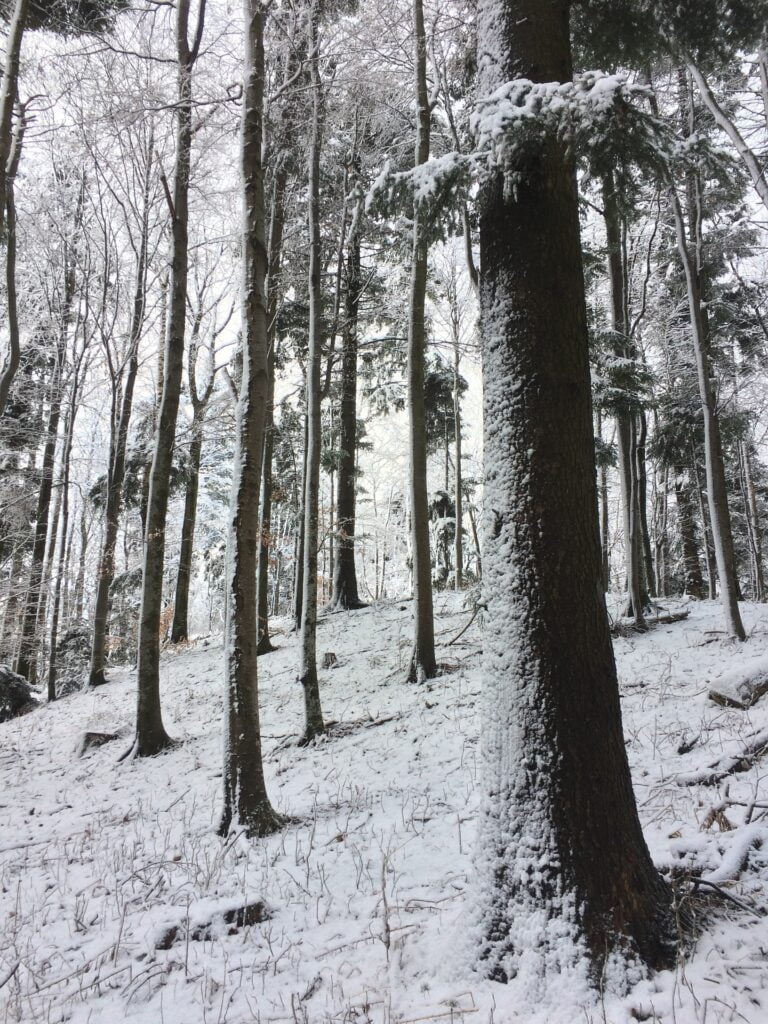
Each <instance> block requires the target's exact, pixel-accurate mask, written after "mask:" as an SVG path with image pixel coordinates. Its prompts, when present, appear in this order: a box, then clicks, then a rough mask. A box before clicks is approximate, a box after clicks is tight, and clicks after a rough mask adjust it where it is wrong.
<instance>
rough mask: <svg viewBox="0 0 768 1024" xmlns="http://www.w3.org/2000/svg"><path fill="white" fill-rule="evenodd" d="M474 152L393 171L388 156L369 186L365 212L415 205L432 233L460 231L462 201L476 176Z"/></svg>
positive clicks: (384, 213) (384, 212) (384, 214)
mask: <svg viewBox="0 0 768 1024" xmlns="http://www.w3.org/2000/svg"><path fill="white" fill-rule="evenodd" d="M477 161H478V155H477V154H475V153H471V154H466V155H465V154H464V153H456V152H451V153H445V154H444V155H443V156H439V157H434V158H433V159H432V160H427V161H426V163H423V164H419V165H418V166H416V167H413V168H411V170H409V171H394V170H393V169H392V165H391V163H390V161H389V160H387V162H386V163H385V164H384V167H383V168H382V170H381V173H380V174H379V176H378V177H377V178H376V180H375V181H374V183H373V185H371V187H370V189H369V190H368V194H367V196H366V200H365V209H366V212H367V213H370V214H373V215H375V216H379V217H387V216H390V215H391V214H392V212H393V211H395V210H409V209H413V208H417V209H418V210H419V211H420V212H421V213H422V214H423V215H424V218H425V221H426V226H427V228H428V229H429V230H430V231H431V232H432V233H434V235H435V236H437V237H440V238H443V237H444V236H445V235H447V234H453V233H455V232H460V231H461V203H460V202H459V201H457V200H460V199H461V198H462V197H464V196H466V194H467V192H468V191H469V189H470V187H471V184H472V181H473V179H474V178H475V176H476V172H475V165H476V164H477Z"/></svg>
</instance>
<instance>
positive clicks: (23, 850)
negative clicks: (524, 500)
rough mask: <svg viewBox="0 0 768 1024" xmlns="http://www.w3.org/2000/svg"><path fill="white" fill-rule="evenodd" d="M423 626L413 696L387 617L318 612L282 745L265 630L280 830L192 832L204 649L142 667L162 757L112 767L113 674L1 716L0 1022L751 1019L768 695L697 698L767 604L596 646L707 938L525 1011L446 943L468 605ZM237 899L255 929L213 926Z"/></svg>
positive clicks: (751, 660)
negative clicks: (309, 737)
mask: <svg viewBox="0 0 768 1024" xmlns="http://www.w3.org/2000/svg"><path fill="white" fill-rule="evenodd" d="M676 607H679V606H676ZM436 611H437V615H438V617H437V620H436V626H437V632H438V641H439V652H438V657H439V659H440V661H441V663H442V664H443V666H444V674H443V675H442V676H441V677H440V678H438V679H435V680H433V681H432V682H431V683H430V684H429V685H425V686H410V685H407V684H405V683H404V682H403V677H404V673H405V668H406V663H407V658H408V654H409V642H410V632H411V625H410V603H408V602H405V603H388V604H381V605H377V606H375V607H371V608H367V609H363V610H360V611H357V612H353V613H348V614H340V615H333V616H326V617H325V618H324V619H323V620H322V621H321V623H320V626H319V633H318V650H319V652H320V654H321V656H322V654H323V653H325V652H326V651H327V652H333V653H335V654H336V656H337V658H338V666H337V667H336V668H333V669H330V670H327V671H323V672H322V674H321V686H322V695H323V701H324V710H325V714H326V717H327V718H328V719H329V720H330V719H333V720H335V721H336V722H337V723H338V724H337V725H335V726H334V727H333V729H332V730H331V732H330V734H329V735H328V737H327V738H326V739H325V740H324V741H323V742H320V743H318V744H316V745H313V746H310V747H308V748H300V747H298V746H297V744H296V740H297V738H298V735H299V732H300V729H301V725H302V722H301V715H302V698H301V692H300V688H299V686H298V683H297V682H296V675H297V673H296V663H297V650H296V640H295V638H294V637H292V636H289V635H284V634H278V635H277V636H276V637H275V642H276V644H277V645H278V647H279V649H278V650H277V651H276V652H275V653H273V654H270V655H269V656H267V657H265V658H262V659H261V660H260V687H261V705H262V708H263V716H262V731H263V736H264V745H265V756H266V774H267V782H268V787H269V790H270V793H271V795H272V799H273V802H274V803H275V805H276V807H277V808H278V809H279V810H280V811H281V812H283V813H284V814H286V815H289V816H291V818H292V819H293V820H292V822H291V823H290V824H288V825H287V827H286V828H285V830H284V831H283V832H281V833H280V834H279V835H275V836H272V837H270V838H268V839H266V840H261V841H257V842H247V841H246V840H245V839H244V838H243V837H237V836H235V837H234V838H232V839H230V840H229V841H227V842H224V841H222V840H221V839H219V838H217V836H216V835H215V825H216V821H217V816H218V813H219V809H220V802H221V787H222V782H221V737H220V727H219V722H220V719H221V713H222V690H223V687H222V650H221V640H220V638H217V637H212V638H209V639H207V640H200V641H198V642H197V643H195V644H193V645H192V646H190V647H188V648H185V649H184V650H181V651H177V652H173V653H169V654H167V655H166V656H165V657H164V659H163V663H162V693H163V701H164V708H165V711H166V725H167V727H168V729H169V732H171V733H172V735H174V736H175V737H177V738H179V739H181V740H183V743H182V744H181V745H180V746H179V747H178V748H176V749H174V750H173V751H171V752H169V753H166V754H164V755H162V756H160V757H157V758H154V759H152V760H148V761H141V760H136V761H128V762H123V763H118V757H119V755H120V754H121V753H122V752H123V751H124V750H125V749H126V748H127V746H128V733H129V731H130V725H131V721H132V716H133V712H134V701H135V696H134V688H133V687H134V683H133V677H132V673H131V672H130V671H129V670H121V671H118V670H115V671H114V672H112V674H111V682H110V684H109V685H108V686H106V687H104V688H103V689H101V690H99V691H96V692H94V693H82V694H77V695H74V696H71V697H67V698H65V699H63V700H61V701H59V702H58V703H56V704H54V705H45V706H43V707H41V708H40V709H39V710H37V711H34V712H32V713H31V714H29V715H27V716H26V717H24V718H21V719H18V720H16V721H14V722H11V723H7V724H5V725H0V1022H2V1024H7V1022H12V1021H13V1022H18V1021H24V1022H30V1024H32V1022H40V1024H42V1022H46V1024H57V1022H59V1021H64V1020H67V1021H72V1022H74V1024H112V1022H117V1021H122V1020H123V1019H124V1020H125V1021H127V1022H135V1024H198V1022H201V1024H225V1022H229V1024H240V1022H245V1021H260V1022H262V1024H267V1022H275V1024H277V1022H286V1024H307V1022H312V1024H314V1022H339V1024H341V1022H349V1024H352V1022H355V1024H365V1022H372V1024H395V1022H398V1024H406V1022H417V1021H418V1022H422V1021H430V1022H431V1021H437V1022H446V1021H454V1022H469V1024H472V1022H473V1021H477V1022H478V1024H508V1022H520V1024H572V1022H573V1024H575V1022H577V1021H583V1022H585V1024H589V1022H595V1024H597V1022H600V1021H604V1022H610V1024H629V1022H630V1021H636V1020H651V1021H659V1022H664V1024H692V1022H697V1024H716V1022H725V1021H747V1022H750V1024H764V1022H765V1021H766V1020H768V955H767V954H768V918H766V917H765V914H766V889H765V882H766V878H768V817H767V814H768V810H767V809H768V783H767V781H766V780H767V779H768V756H767V757H765V758H763V760H762V761H761V760H760V757H759V756H757V753H759V751H760V750H761V749H762V747H761V742H762V745H763V746H765V744H766V741H768V733H766V730H768V695H766V696H764V697H763V698H762V699H761V700H759V701H758V702H757V703H756V704H755V705H754V706H753V707H752V708H751V709H749V710H743V709H738V708H732V709H731V708H727V707H721V706H719V705H717V704H715V703H713V702H712V701H711V700H709V699H708V695H707V694H708V689H709V687H710V686H711V685H712V684H714V683H715V682H716V681H717V680H718V678H719V677H721V676H723V675H724V674H725V675H726V676H729V677H730V676H732V675H733V673H734V671H735V670H738V671H742V670H744V671H745V672H746V673H747V674H749V671H750V670H751V669H754V668H755V667H757V668H760V666H761V664H762V666H763V667H764V668H766V667H768V662H766V653H765V652H766V651H767V650H768V606H757V605H745V606H744V616H745V621H746V626H747V629H748V631H749V639H748V642H747V643H746V644H744V645H734V644H733V643H731V642H729V641H728V640H726V639H725V637H724V635H723V633H722V632H720V630H721V628H722V627H721V617H720V611H719V608H718V606H717V605H714V604H711V603H706V602H705V603H702V604H697V605H692V606H691V614H690V617H689V618H688V619H687V620H685V621H681V622H675V623H672V624H669V625H659V626H657V627H656V628H655V629H653V630H652V631H651V632H650V633H648V634H645V635H635V636H626V637H621V638H619V639H617V640H616V641H615V644H616V652H617V658H618V664H619V672H620V680H621V691H622V707H623V712H624V724H625V732H626V737H627V749H628V752H629V757H630V761H631V763H632V770H633V776H634V781H635V789H636V793H637V800H638V804H639V808H640V814H641V818H642V821H643V824H644V827H645V831H646V835H647V838H648V842H649V845H650V847H651V851H652V853H653V856H654V858H655V860H656V861H657V863H658V864H659V865H660V867H662V868H663V869H664V870H669V871H673V872H674V873H675V874H676V875H683V876H685V875H686V874H694V875H699V876H701V879H702V882H701V883H700V885H699V886H698V892H699V895H698V896H697V897H695V898H694V899H692V900H691V901H689V906H690V907H691V908H692V909H693V911H694V913H696V914H697V915H698V916H699V917H700V918H701V919H702V927H703V930H702V931H701V934H700V937H699V939H698V942H697V943H696V945H695V947H694V948H687V949H681V952H680V961H679V965H678V967H677V969H676V970H675V971H669V972H666V973H663V974H659V975H657V976H656V977H654V978H653V979H650V980H641V981H639V982H638V983H637V984H636V985H635V986H634V987H633V989H632V990H631V991H630V992H629V993H628V994H624V995H616V994H611V993H609V992H607V993H605V994H604V998H603V1000H602V1001H601V1002H598V1003H597V1004H595V1003H594V1002H590V1001H589V999H588V997H587V996H586V994H585V993H583V992H582V993H579V992H574V993H573V994H572V1000H571V1002H570V1005H565V1004H563V1003H561V1004H560V1005H558V1006H556V1007H553V1006H549V1007H548V1006H546V1005H545V1004H543V1005H542V1006H540V1007H539V1008H538V1009H535V1010H530V1009H529V1010H525V1011H523V1010H522V1009H521V1006H522V1004H521V1003H520V1000H519V995H520V994H519V993H517V992H516V990H515V985H514V983H513V984H511V985H509V986H503V985H499V984H495V983H490V982H485V981H483V980H482V979H481V978H480V977H478V976H477V975H474V974H472V973H471V971H469V970H468V969H463V968H462V966H461V963H462V961H461V956H460V955H459V953H458V952H457V951H458V950H459V949H460V948H461V945H462V938H463V936H464V933H465V930H466V929H465V927H464V924H465V920H466V912H465V911H466V906H467V900H468V898H469V896H468V892H467V890H468V883H469V882H470V881H471V872H472V866H471V865H472V850H473V842H474V820H475V814H476V807H477V803H478V799H479V789H480V779H479V775H478V764H479V755H478V721H477V712H478V706H479V701H478V695H479V690H480V681H481V668H480V648H481V640H482V627H481V625H480V623H479V622H477V621H476V622H474V623H473V624H472V626H471V627H470V629H468V630H467V631H466V632H465V633H464V635H463V636H462V637H461V638H460V640H458V641H457V642H456V643H454V644H449V641H450V640H451V639H452V638H454V637H455V636H456V634H457V633H458V632H459V630H460V629H461V628H462V626H463V625H465V624H466V622H467V621H468V619H469V612H468V611H467V609H466V608H463V607H462V605H461V602H460V600H459V599H457V598H456V597H454V596H447V597H440V596H437V600H436ZM759 659H762V660H759ZM726 682H728V683H729V685H731V686H732V685H733V682H734V679H733V678H728V679H726ZM117 728H121V729H123V730H125V735H124V737H122V738H119V739H117V740H115V741H113V742H110V743H107V744H105V745H104V746H101V747H98V748H96V749H91V750H88V751H86V752H85V753H84V755H83V756H78V754H77V748H78V742H79V739H80V737H81V736H82V734H83V732H84V730H86V729H90V730H114V729H117ZM761 734H763V739H762V741H761V742H758V743H757V745H756V747H755V740H756V738H757V740H758V741H759V740H760V735H761ZM750 745H751V746H752V747H755V751H756V752H757V753H756V754H755V756H751V755H749V756H745V755H744V751H745V750H747V749H748V748H750ZM729 758H730V760H729ZM713 765H714V766H715V767H714V768H713V767H712V766H713ZM723 773H724V774H723ZM721 774H722V776H723V777H722V778H720V779H718V778H717V777H718V776H719V775H721ZM697 779H698V780H699V781H696V780H697ZM683 888H684V889H690V885H689V884H688V883H686V884H685V885H684V886H683ZM681 891H682V890H681ZM257 901H263V902H264V904H265V906H266V910H267V913H268V915H269V916H268V920H266V921H263V922H261V923H252V924H245V925H243V926H242V927H237V923H236V922H235V924H231V925H228V924H227V923H226V921H225V914H226V912H227V911H232V910H233V909H234V908H237V907H241V906H243V904H244V903H250V904H252V903H254V902H257ZM253 913H254V916H257V911H254V912H253ZM230 916H231V915H230ZM230 932H231V934H230ZM11 972H13V973H12V974H11ZM9 974H11V976H10V977H9Z"/></svg>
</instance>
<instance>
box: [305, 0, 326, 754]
mask: <svg viewBox="0 0 768 1024" xmlns="http://www.w3.org/2000/svg"><path fill="white" fill-rule="evenodd" d="M319 16H320V13H319V0H313V3H312V5H311V8H310V11H309V33H310V35H309V53H310V77H311V84H312V141H311V145H310V152H309V204H308V207H309V208H308V220H309V351H308V353H307V377H306V393H307V445H306V462H305V471H304V537H303V545H304V547H303V560H302V561H303V570H302V582H303V592H302V601H301V641H300V642H301V660H300V666H299V682H300V683H301V686H302V689H303V691H304V734H303V736H302V742H303V743H309V742H310V741H311V740H313V739H314V738H315V737H316V736H319V735H320V734H321V733H324V732H325V723H324V721H323V712H322V707H321V704H320V683H319V680H318V676H317V548H318V498H319V492H320V443H321V438H322V434H321V425H320V399H321V384H320V360H321V355H322V337H323V308H322V291H321V287H322V286H321V279H320V275H321V273H322V254H321V247H320V241H321V239H320V150H321V147H322V131H323V87H322V82H321V80H320V54H319V52H318V50H319V41H318V21H319Z"/></svg>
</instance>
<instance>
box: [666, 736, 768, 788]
mask: <svg viewBox="0 0 768 1024" xmlns="http://www.w3.org/2000/svg"><path fill="white" fill-rule="evenodd" d="M767 751H768V729H765V730H764V731H763V732H760V733H758V734H757V735H756V736H755V737H753V739H752V740H750V742H749V743H747V745H746V746H745V747H744V749H743V750H741V751H740V752H739V753H738V754H732V755H730V757H721V758H719V759H718V760H717V761H713V762H712V763H711V764H709V765H707V767H706V768H704V769H702V770H701V771H698V772H687V773H684V774H681V775H677V776H676V777H675V782H676V783H677V784H678V785H679V786H713V785H714V784H715V783H716V782H721V781H722V780H723V779H725V778H727V777H728V776H729V775H734V774H735V773H737V772H746V771H748V770H749V769H750V768H751V767H752V766H753V765H754V764H755V762H756V761H759V760H760V758H761V757H762V756H763V754H765V753H766V752H767Z"/></svg>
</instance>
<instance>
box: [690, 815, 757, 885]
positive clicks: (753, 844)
mask: <svg viewBox="0 0 768 1024" xmlns="http://www.w3.org/2000/svg"><path fill="white" fill-rule="evenodd" d="M731 835H732V837H733V838H732V839H731V842H730V845H729V847H728V851H727V853H726V854H725V856H724V857H723V861H722V863H721V865H720V867H719V868H717V869H716V870H715V871H710V872H708V873H707V874H706V875H702V878H701V881H702V882H704V883H705V884H708V885H713V884H714V885H718V884H720V883H721V882H735V881H736V879H737V878H738V877H739V875H740V874H741V872H742V871H743V870H744V868H745V866H746V863H747V860H748V858H749V854H750V853H751V851H752V850H753V849H756V848H759V847H760V846H762V844H763V840H764V839H765V838H766V836H768V830H766V828H765V827H764V826H763V825H754V824H753V825H747V826H746V827H744V828H741V829H738V830H737V831H735V832H732V833H731Z"/></svg>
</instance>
